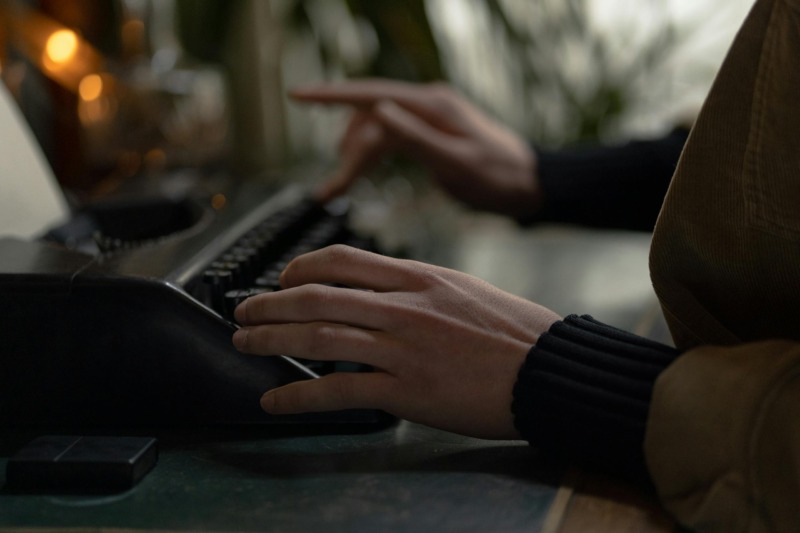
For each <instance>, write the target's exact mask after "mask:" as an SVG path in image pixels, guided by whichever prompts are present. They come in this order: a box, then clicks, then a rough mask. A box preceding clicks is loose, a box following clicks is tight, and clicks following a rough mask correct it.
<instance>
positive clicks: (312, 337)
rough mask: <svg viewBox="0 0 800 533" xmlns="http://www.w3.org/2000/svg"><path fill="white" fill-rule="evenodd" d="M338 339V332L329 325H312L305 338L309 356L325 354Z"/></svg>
mask: <svg viewBox="0 0 800 533" xmlns="http://www.w3.org/2000/svg"><path fill="white" fill-rule="evenodd" d="M338 339H339V330H338V329H337V328H336V327H334V326H331V325H329V324H314V325H312V327H311V328H310V331H309V332H308V335H306V337H305V342H306V350H307V352H308V354H309V355H315V354H322V353H326V352H327V351H329V350H330V349H331V346H332V345H334V344H335V343H336V342H337V340H338Z"/></svg>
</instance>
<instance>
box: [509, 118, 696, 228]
mask: <svg viewBox="0 0 800 533" xmlns="http://www.w3.org/2000/svg"><path fill="white" fill-rule="evenodd" d="M688 134H689V132H688V130H686V129H682V128H680V129H675V130H673V131H672V132H671V133H670V134H669V135H667V136H665V137H662V138H659V139H654V140H647V141H633V142H630V143H627V144H624V145H619V146H597V145H593V146H586V147H577V148H571V149H565V150H559V151H546V150H539V149H536V153H537V156H538V178H539V181H540V184H541V186H542V192H543V202H544V203H543V207H542V209H541V210H540V212H539V213H537V214H536V215H535V216H533V217H531V218H527V219H524V220H520V222H521V223H523V224H532V223H535V222H561V223H569V224H579V225H586V226H592V227H607V228H621V229H633V230H643V231H652V229H653V227H654V226H655V221H656V218H657V217H658V212H659V211H660V209H661V204H662V203H663V201H664V196H665V195H666V192H667V188H668V186H669V183H670V180H671V179H672V174H673V173H674V171H675V167H676V165H677V162H678V158H679V157H680V154H681V151H682V150H683V146H684V144H685V143H686V139H687V137H688Z"/></svg>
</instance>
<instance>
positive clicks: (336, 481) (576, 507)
mask: <svg viewBox="0 0 800 533" xmlns="http://www.w3.org/2000/svg"><path fill="white" fill-rule="evenodd" d="M443 216H448V215H443ZM463 220H467V219H463ZM463 220H462V219H460V218H459V219H458V220H457V221H456V223H455V224H453V223H452V222H453V221H450V225H449V226H448V227H449V228H450V230H449V231H448V234H447V235H446V239H445V241H446V242H447V246H433V247H431V248H429V249H427V250H424V249H423V250H422V251H420V252H419V254H420V255H421V256H422V257H423V258H424V259H426V260H430V261H432V262H437V263H440V264H444V265H447V266H451V267H454V268H458V269H460V270H464V271H467V272H470V273H472V274H474V275H477V276H479V277H481V278H483V279H485V280H487V281H489V282H490V283H493V284H495V285H497V286H499V287H500V288H502V289H505V290H508V291H510V292H513V293H515V294H519V295H521V296H524V297H527V298H531V299H534V300H536V301H539V302H540V303H542V304H543V305H546V306H548V307H550V308H552V309H554V310H555V311H557V312H559V313H561V314H568V313H572V312H579V313H590V314H593V315H594V316H595V317H596V318H598V319H599V320H602V321H605V322H607V323H610V324H613V325H616V326H619V327H622V328H626V329H629V330H634V331H636V332H638V333H641V334H645V335H647V336H650V337H654V338H657V339H660V340H664V339H666V335H667V334H666V330H665V328H664V325H663V320H662V319H661V318H660V314H659V312H658V307H657V302H656V300H655V297H654V295H653V294H652V289H651V287H650V282H649V279H648V277H647V249H648V246H649V238H650V237H649V235H645V234H637V233H626V232H608V231H583V230H575V229H567V228H558V227H556V228H538V229H530V230H521V229H519V228H517V227H515V226H514V225H513V224H509V223H508V222H506V221H502V220H500V219H497V218H494V217H488V216H486V217H484V216H479V217H469V219H468V220H469V221H468V222H465V221H463ZM454 227H455V228H456V229H455V230H453V229H452V228H454ZM406 229H407V230H408V228H406ZM412 229H413V228H412ZM417 229H418V230H419V229H420V228H417ZM423 230H426V231H427V229H425V228H423ZM433 233H435V232H433ZM414 237H415V238H416V239H417V242H422V243H423V244H424V243H425V242H426V241H425V239H424V238H423V239H420V238H419V235H414ZM427 237H429V238H430V239H432V240H437V239H438V241H439V242H442V239H443V237H442V236H441V235H438V236H436V235H433V236H431V235H428V236H427ZM390 238H391V236H390ZM33 436H35V434H33V433H26V432H22V431H7V430H6V431H3V432H0V486H1V485H3V484H4V475H5V462H6V460H7V458H8V457H9V455H11V454H12V453H13V452H14V450H16V449H17V448H18V447H19V446H21V445H22V444H24V443H25V442H26V441H27V440H28V439H29V438H32V437H33ZM157 436H158V437H159V445H160V455H159V462H158V464H157V466H156V468H155V469H154V470H153V471H152V472H151V473H150V474H149V475H147V476H146V477H145V478H144V479H143V480H142V482H141V483H140V484H139V485H138V486H136V487H135V488H134V489H132V490H130V491H127V492H124V493H122V494H117V495H110V496H105V497H89V496H86V497H84V496H57V495H21V494H14V493H11V492H9V491H8V490H5V489H1V490H0V530H2V531H10V530H14V531H18V530H20V529H21V528H30V531H51V530H63V529H64V528H77V529H78V530H81V531H85V530H90V531H127V530H141V529H145V530H161V531H307V532H313V531H370V532H372V531H432V530H437V531H540V532H544V533H554V532H562V533H570V532H585V531H598V532H600V531H609V532H612V531H613V532H615V533H616V532H621V531H622V532H624V531H670V530H672V529H673V524H672V522H671V521H670V520H669V518H667V516H666V515H665V513H664V512H663V511H662V510H661V509H660V507H659V506H658V504H657V501H656V499H655V498H654V497H653V496H652V495H651V494H648V493H646V492H643V491H642V490H641V489H639V488H637V487H632V486H628V485H625V484H624V483H621V482H619V481H616V480H613V479H611V478H608V477H604V476H601V475H599V474H596V473H589V472H585V471H581V470H579V469H575V468H572V467H570V466H569V465H564V464H559V463H557V462H554V461H553V459H552V458H549V457H547V456H544V455H542V454H539V453H537V451H536V450H535V449H534V448H532V447H530V446H528V445H527V444H525V443H523V442H517V441H515V442H511V441H485V440H480V439H472V438H468V437H462V436H459V435H454V434H452V433H447V432H444V431H438V430H435V429H431V428H427V427H424V426H420V425H417V424H412V423H408V422H405V421H401V422H399V423H397V424H395V425H392V426H391V427H388V428H383V429H380V430H377V431H367V432H362V433H355V434H353V433H351V434H338V433H333V432H323V433H320V434H311V433H306V434H302V433H298V432H297V430H292V431H290V430H282V429H277V428H256V429H240V430H234V429H225V430H222V429H213V430H212V429H206V430H192V431H168V432H164V431H161V432H159V433H158V434H157Z"/></svg>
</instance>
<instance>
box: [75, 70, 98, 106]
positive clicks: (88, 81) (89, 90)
mask: <svg viewBox="0 0 800 533" xmlns="http://www.w3.org/2000/svg"><path fill="white" fill-rule="evenodd" d="M78 94H80V95H81V98H82V99H83V100H84V101H85V102H91V101H92V100H97V99H98V98H100V95H101V94H103V78H101V77H100V75H99V74H89V75H88V76H84V78H83V79H82V80H81V83H80V85H78Z"/></svg>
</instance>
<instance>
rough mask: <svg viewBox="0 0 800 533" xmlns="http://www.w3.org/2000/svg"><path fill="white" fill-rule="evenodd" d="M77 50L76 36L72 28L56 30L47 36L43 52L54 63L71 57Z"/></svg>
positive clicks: (60, 62) (62, 61)
mask: <svg viewBox="0 0 800 533" xmlns="http://www.w3.org/2000/svg"><path fill="white" fill-rule="evenodd" d="M77 51H78V36H77V35H75V32H74V31H72V30H58V31H56V32H54V33H53V34H52V35H50V37H48V38H47V44H46V45H45V54H46V55H47V59H49V60H50V61H52V62H53V63H56V64H63V63H66V62H67V61H69V60H70V59H72V58H73V57H74V56H75V53H76V52H77Z"/></svg>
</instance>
